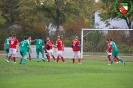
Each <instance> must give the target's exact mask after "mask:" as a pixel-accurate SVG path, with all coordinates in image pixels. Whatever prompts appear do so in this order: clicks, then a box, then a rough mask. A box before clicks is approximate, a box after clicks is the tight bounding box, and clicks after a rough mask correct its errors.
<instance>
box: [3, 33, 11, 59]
mask: <svg viewBox="0 0 133 88" xmlns="http://www.w3.org/2000/svg"><path fill="white" fill-rule="evenodd" d="M11 38H12V35H9V37H8V38H7V39H6V40H5V42H4V49H5V50H6V61H7V59H8V54H9V40H10V39H11Z"/></svg>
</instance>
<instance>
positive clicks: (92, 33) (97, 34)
mask: <svg viewBox="0 0 133 88" xmlns="http://www.w3.org/2000/svg"><path fill="white" fill-rule="evenodd" d="M132 36H133V29H82V31H81V45H82V47H81V58H84V57H85V56H87V55H90V54H92V55H93V54H99V55H100V54H101V53H104V54H106V52H105V51H106V49H107V43H106V40H107V39H110V38H112V39H113V41H114V42H115V43H116V44H117V47H118V49H119V53H124V54H126V55H127V56H129V55H130V54H131V53H133V37H132Z"/></svg>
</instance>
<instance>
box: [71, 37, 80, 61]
mask: <svg viewBox="0 0 133 88" xmlns="http://www.w3.org/2000/svg"><path fill="white" fill-rule="evenodd" d="M80 48H81V45H80V41H79V40H78V37H77V36H76V37H75V39H74V40H72V49H73V58H72V62H73V63H74V62H75V59H76V58H78V63H79V64H81V63H80V60H81V58H80Z"/></svg>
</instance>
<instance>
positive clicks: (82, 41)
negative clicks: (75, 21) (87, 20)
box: [81, 28, 133, 59]
mask: <svg viewBox="0 0 133 88" xmlns="http://www.w3.org/2000/svg"><path fill="white" fill-rule="evenodd" d="M95 30H99V31H109V30H123V31H129V30H133V29H87V28H82V30H81V59H83V52H84V51H83V48H84V46H83V43H84V37H85V36H87V35H88V34H89V33H90V32H87V33H86V34H84V31H95Z"/></svg>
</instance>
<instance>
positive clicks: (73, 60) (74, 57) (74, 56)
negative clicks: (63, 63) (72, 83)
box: [72, 51, 76, 63]
mask: <svg viewBox="0 0 133 88" xmlns="http://www.w3.org/2000/svg"><path fill="white" fill-rule="evenodd" d="M75 59H76V52H75V51H73V58H72V63H75Z"/></svg>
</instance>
